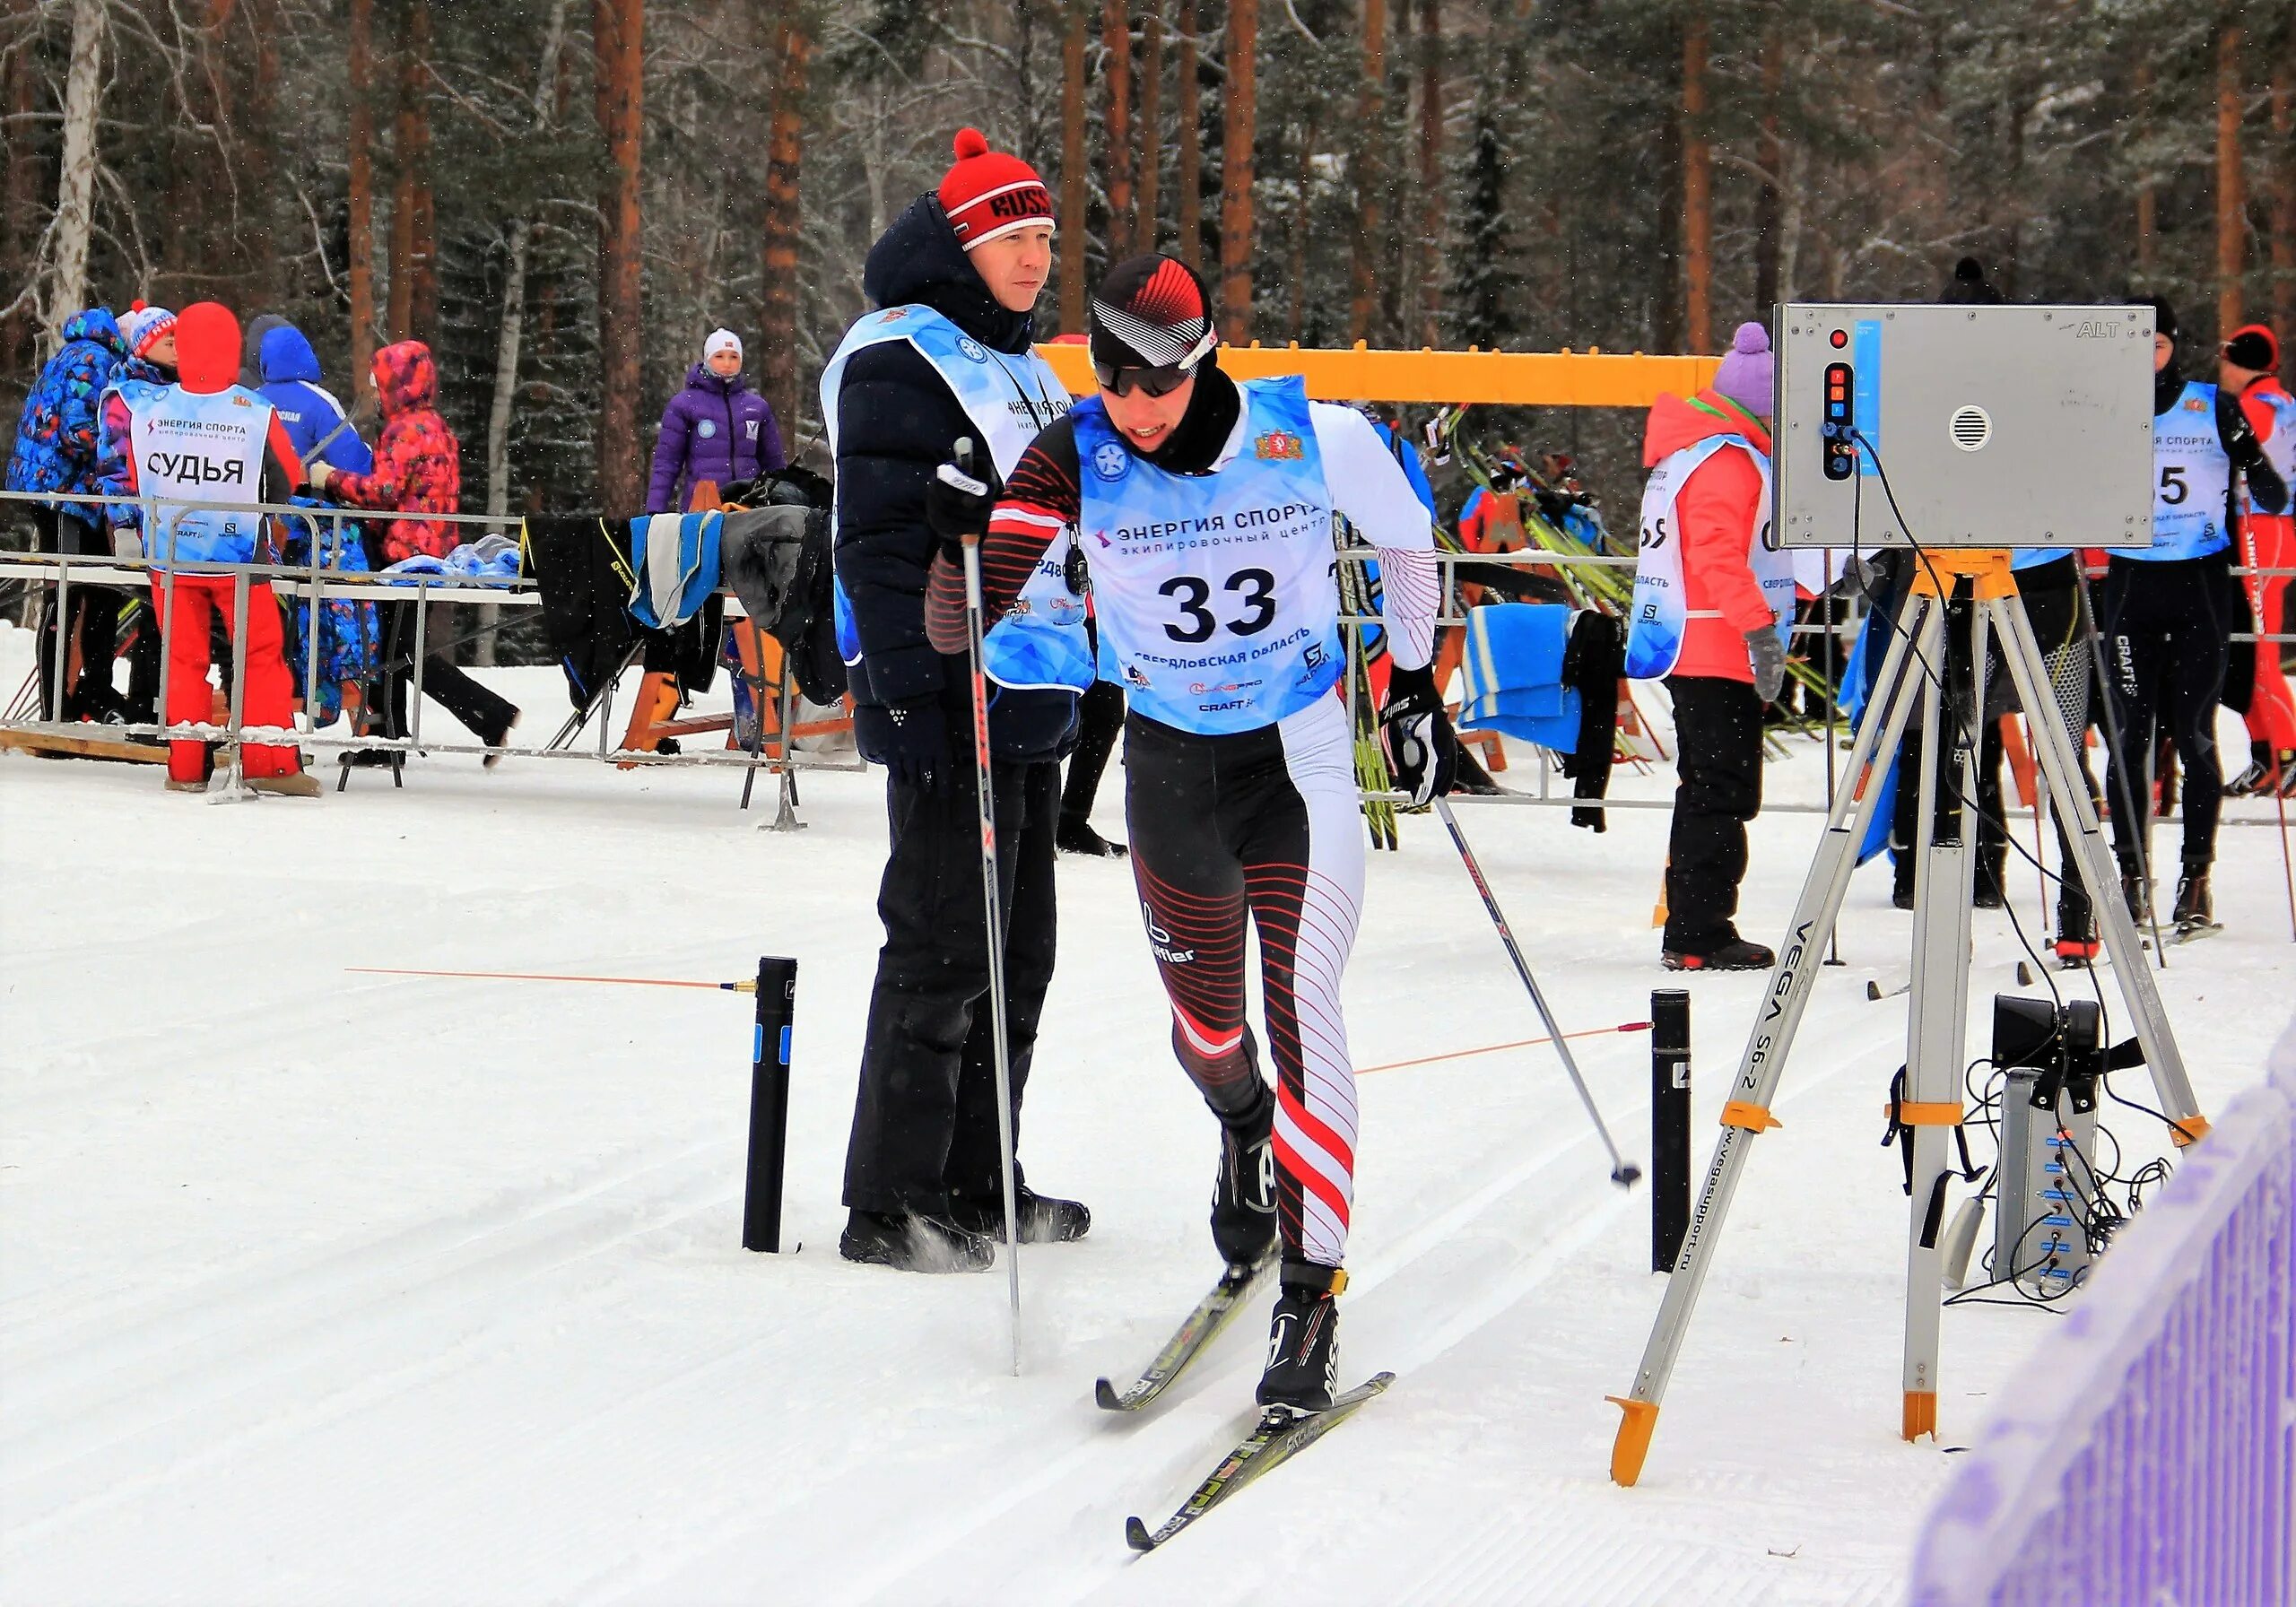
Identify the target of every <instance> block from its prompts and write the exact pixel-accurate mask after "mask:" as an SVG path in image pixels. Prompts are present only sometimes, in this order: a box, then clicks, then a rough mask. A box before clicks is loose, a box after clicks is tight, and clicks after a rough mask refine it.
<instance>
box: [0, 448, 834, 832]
mask: <svg viewBox="0 0 2296 1607" xmlns="http://www.w3.org/2000/svg"><path fill="white" fill-rule="evenodd" d="M52 500H53V499H52V498H50V497H48V496H45V495H34V494H31V493H27V492H22V491H0V503H5V502H27V503H32V504H36V505H41V506H45V505H47V504H48V502H50V501H52ZM71 500H73V501H74V502H85V503H90V504H96V505H102V506H129V507H134V508H136V509H137V510H138V517H139V518H140V520H141V521H142V522H143V526H144V527H145V528H149V527H150V526H151V522H152V518H153V516H154V515H155V514H156V513H158V512H159V511H160V510H161V509H162V508H190V507H197V508H202V509H204V510H208V511H217V512H232V513H246V514H251V515H263V516H270V517H274V518H276V519H278V520H279V521H281V522H282V523H283V524H300V525H302V526H305V527H306V528H307V529H308V530H309V533H310V535H311V541H310V552H311V556H310V559H309V561H308V562H306V563H300V564H281V563H244V564H226V563H196V562H188V561H170V563H169V564H167V565H166V566H165V567H164V568H163V567H161V566H160V565H156V564H154V563H152V562H151V561H150V560H144V559H140V558H122V557H109V556H74V555H70V554H57V553H47V552H0V576H6V575H11V574H14V575H21V576H23V577H25V578H28V579H30V580H31V581H32V582H33V583H34V584H37V585H40V586H51V587H52V588H53V591H54V596H53V599H52V602H51V606H52V607H53V609H54V611H55V613H56V616H57V618H58V619H66V618H68V617H69V604H70V597H71V589H72V587H73V586H74V585H80V586H90V585H96V586H110V587H118V588H126V589H150V590H152V591H154V592H156V593H158V594H159V595H160V597H161V610H160V612H161V615H162V616H163V617H162V621H161V628H160V634H161V654H160V683H159V690H158V693H157V696H156V699H155V704H156V712H157V714H158V715H159V716H160V717H159V718H158V719H156V720H147V721H137V722H130V723H127V724H123V725H109V724H108V725H103V726H102V727H100V734H103V735H106V736H117V737H145V738H151V739H153V740H156V741H162V742H176V741H188V742H206V743H217V744H219V745H220V746H221V747H222V749H223V750H224V752H223V753H222V755H220V756H219V760H218V766H217V768H218V769H219V771H221V770H222V769H224V768H225V767H226V766H227V765H228V766H232V767H236V766H237V765H238V763H239V753H240V750H241V749H242V748H243V747H244V746H246V745H248V743H255V744H258V745H264V744H276V745H280V746H290V745H300V746H301V747H303V748H306V749H311V750H320V751H331V752H339V753H344V754H348V753H351V752H354V751H374V752H384V753H392V752H397V753H406V752H415V751H421V752H424V753H446V754H472V755H478V756H483V757H487V758H517V759H578V760H588V761H590V762H593V763H596V762H605V763H610V764H614V765H617V766H624V767H632V768H636V767H663V766H703V767H710V766H715V767H722V768H730V769H745V770H757V769H764V770H768V771H770V772H773V773H776V774H778V775H781V776H783V777H785V781H784V792H785V802H786V801H787V779H786V777H788V776H789V775H790V774H791V773H792V772H794V771H796V770H800V769H825V770H844V771H855V770H859V769H863V768H864V767H863V766H862V765H861V764H860V762H859V761H858V760H838V759H831V758H824V757H822V756H820V755H816V754H810V753H804V752H801V751H799V750H798V749H797V748H796V744H795V742H794V740H793V739H790V738H787V737H785V738H784V739H783V740H782V741H781V743H779V746H780V748H781V749H782V750H783V751H781V752H779V753H776V752H774V751H770V749H768V748H766V747H765V746H763V745H762V744H760V745H758V746H755V747H752V748H749V749H739V748H737V749H731V750H725V751H698V752H691V753H683V752H681V753H658V752H652V751H634V750H630V749H623V748H619V747H615V746H613V745H612V742H611V727H612V724H613V688H612V686H611V685H609V686H608V687H606V688H604V690H603V691H602V695H601V698H600V699H599V700H598V701H597V702H596V703H595V704H594V705H593V706H592V707H591V708H588V709H585V710H582V711H579V712H580V715H581V718H582V720H584V721H587V719H588V718H589V717H591V716H592V715H593V714H595V715H596V719H597V725H598V741H597V743H596V747H595V748H591V747H588V746H587V745H586V746H583V747H575V746H573V745H571V744H563V745H561V743H560V742H559V741H557V740H553V741H552V743H548V744H546V745H543V746H535V745H534V744H531V743H525V744H520V743H509V742H502V743H464V742H438V741H426V740H425V739H424V737H423V735H422V703H423V674H424V668H425V665H427V663H428V661H429V658H430V656H431V655H430V650H429V647H430V644H429V623H430V617H429V616H430V609H429V607H428V604H432V603H480V604H497V605H503V606H509V607H518V608H532V607H538V606H540V604H541V602H542V596H541V593H540V590H539V588H538V587H537V586H536V585H535V582H534V581H533V580H531V579H528V578H508V577H500V576H485V575H459V574H452V575H424V574H408V573H393V572H391V571H388V570H346V569H341V568H338V567H336V566H335V564H334V563H332V562H330V561H329V556H330V554H331V553H332V552H335V551H336V550H338V549H339V548H340V545H341V543H342V542H343V540H344V526H345V525H349V524H367V523H370V522H385V521H391V520H407V519H420V520H426V521H429V522H431V523H434V524H454V525H468V526H482V527H484V528H488V529H493V530H498V531H508V532H509V533H512V534H516V533H517V530H518V529H519V527H520V526H521V525H522V523H523V520H522V519H521V518H519V517H511V516H496V515H488V514H433V513H402V512H389V511H378V510H375V509H370V508H341V507H320V508H311V507H304V506H301V505H300V504H293V503H268V502H250V503H225V502H217V501H212V500H209V499H200V500H199V501H197V502H196V503H195V502H191V501H188V500H185V499H169V498H161V497H152V496H137V497H104V496H75V497H73V498H72V499H71ZM322 530H325V531H326V533H327V539H326V540H325V541H322V540H321V539H320V532H321V531H322ZM182 575H191V576H207V577H215V578H222V577H226V576H228V577H230V579H231V582H232V586H231V632H230V634H231V673H230V685H231V701H230V715H229V717H228V720H227V721H226V723H225V724H223V725H216V724H213V722H209V721H186V722H177V723H170V722H168V721H167V719H166V718H165V715H166V710H167V705H168V681H169V677H170V673H171V666H170V655H169V654H168V652H167V642H168V639H169V637H170V633H171V631H172V630H173V628H174V624H173V621H174V620H175V617H176V614H175V609H174V606H173V603H174V588H175V585H176V581H177V578H178V576H182ZM257 584H265V585H272V586H274V592H275V593H277V594H281V595H291V596H292V597H294V598H297V599H300V600H302V601H305V602H308V603H309V605H310V607H311V613H312V621H313V626H312V634H313V637H314V638H315V639H314V641H313V643H312V644H311V649H310V650H309V651H307V653H306V655H305V665H304V673H303V685H302V687H301V693H302V698H303V705H304V708H306V709H307V710H308V709H311V708H317V705H318V680H319V659H320V654H319V653H318V652H317V650H316V648H317V642H316V638H317V633H318V630H319V629H320V627H319V623H318V614H319V609H320V607H321V606H322V605H323V604H325V603H326V602H328V601H330V600H333V601H349V602H354V603H404V604H413V605H414V641H413V647H412V648H411V649H409V652H410V654H411V656H412V665H411V682H410V689H409V696H408V727H407V731H406V734H404V735H403V736H396V737H394V736H390V735H387V734H377V733H373V732H359V731H356V730H352V729H349V728H348V727H347V726H346V728H345V729H344V730H340V731H335V730H328V729H324V728H321V727H318V726H317V725H312V724H309V723H308V717H305V719H304V720H303V721H299V723H298V725H296V726H295V727H293V728H291V729H287V728H282V727H278V726H268V725H257V726H250V725H246V724H245V723H244V721H243V719H242V714H243V703H242V700H241V691H240V689H241V687H242V686H243V685H244V682H245V671H246V666H247V645H246V639H247V630H246V627H247V618H248V604H249V599H250V597H251V595H252V592H253V587H254V586H256V585H257ZM737 612H738V611H737ZM67 660H68V654H67V653H65V651H63V650H62V649H61V648H60V647H59V650H58V651H57V654H56V656H55V665H54V666H53V669H54V680H53V682H51V684H50V685H49V687H48V692H49V694H50V700H49V703H48V707H49V708H51V709H54V710H56V711H57V712H58V713H59V714H60V713H61V711H62V709H63V707H64V694H65V685H64V682H65V674H66V669H67ZM783 682H784V684H783V686H782V687H781V688H780V689H779V691H780V699H781V708H780V714H781V728H782V730H783V731H784V732H787V731H789V730H790V729H792V721H793V719H794V716H795V713H796V695H795V688H794V684H793V683H792V682H791V681H790V678H789V677H787V676H786V675H785V676H784V678H783ZM5 727H6V728H7V729H9V730H12V731H20V732H26V733H31V734H39V735H45V736H51V737H58V736H61V737H86V736H88V735H90V734H91V727H90V726H89V725H87V724H85V723H84V722H77V721H65V720H63V719H60V718H57V719H48V720H40V719H38V718H33V719H28V720H25V719H19V720H9V721H6V722H5ZM569 728H572V725H571V724H570V727H569ZM565 734H567V733H566V729H561V737H562V736H564V735H565ZM784 814H785V818H786V817H787V810H786V809H785V812H784Z"/></svg>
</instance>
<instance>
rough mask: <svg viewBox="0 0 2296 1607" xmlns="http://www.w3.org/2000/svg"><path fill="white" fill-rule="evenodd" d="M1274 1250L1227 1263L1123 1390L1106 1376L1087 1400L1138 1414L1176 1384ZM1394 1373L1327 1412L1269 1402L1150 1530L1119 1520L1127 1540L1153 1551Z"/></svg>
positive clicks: (1269, 1265) (1261, 1278) (1265, 1271)
mask: <svg viewBox="0 0 2296 1607" xmlns="http://www.w3.org/2000/svg"><path fill="white" fill-rule="evenodd" d="M1275 1264H1276V1258H1275V1257H1274V1255H1270V1256H1268V1257H1267V1258H1266V1259H1265V1260H1263V1261H1260V1262H1257V1263H1255V1264H1252V1265H1249V1266H1231V1267H1230V1268H1229V1269H1228V1271H1227V1272H1225V1273H1222V1274H1221V1278H1220V1281H1219V1282H1218V1283H1216V1284H1214V1285H1213V1288H1212V1292H1211V1293H1210V1294H1207V1295H1205V1297H1204V1299H1201V1300H1199V1301H1197V1302H1196V1309H1195V1310H1194V1311H1191V1312H1190V1313H1188V1315H1187V1320H1186V1321H1185V1322H1183V1323H1181V1324H1180V1325H1179V1326H1178V1328H1177V1329H1175V1330H1174V1331H1173V1333H1172V1336H1171V1338H1170V1339H1169V1340H1167V1341H1166V1342H1165V1343H1164V1348H1163V1349H1162V1350H1161V1351H1157V1352H1156V1357H1155V1359H1154V1360H1152V1361H1151V1362H1150V1363H1149V1364H1148V1366H1147V1368H1146V1369H1145V1370H1144V1371H1143V1372H1142V1373H1141V1375H1140V1377H1138V1378H1137V1379H1136V1380H1135V1382H1133V1383H1132V1384H1131V1385H1127V1386H1126V1388H1125V1389H1123V1390H1122V1391H1119V1390H1118V1388H1117V1387H1116V1385H1115V1384H1114V1383H1113V1382H1111V1381H1110V1380H1109V1379H1107V1378H1102V1379H1100V1381H1099V1382H1098V1383H1097V1384H1095V1385H1093V1389H1092V1395H1093V1398H1094V1399H1095V1400H1096V1401H1098V1402H1099V1403H1100V1407H1101V1408H1102V1410H1104V1411H1108V1412H1137V1411H1139V1410H1140V1409H1141V1408H1142V1407H1144V1406H1145V1405H1147V1404H1148V1403H1149V1402H1151V1401H1152V1400H1154V1399H1155V1398H1156V1397H1157V1396H1158V1395H1161V1394H1163V1393H1164V1392H1165V1391H1166V1390H1167V1389H1170V1387H1171V1386H1172V1385H1173V1384H1174V1383H1175V1382H1177V1381H1178V1378H1179V1377H1180V1375H1181V1374H1182V1373H1184V1372H1186V1371H1187V1368H1188V1367H1189V1366H1190V1364H1192V1363H1193V1362H1194V1361H1195V1360H1196V1358H1197V1357H1199V1356H1201V1355H1203V1354H1204V1353H1205V1351H1208V1350H1210V1349H1211V1348H1212V1343H1213V1341H1214V1340H1216V1339H1218V1338H1219V1337H1220V1335H1221V1334H1222V1333H1224V1332H1226V1331H1227V1328H1228V1326H1229V1325H1230V1324H1231V1323H1232V1322H1234V1321H1235V1319H1236V1316H1237V1315H1238V1314H1239V1312H1241V1311H1242V1310H1243V1308H1244V1307H1245V1306H1246V1305H1247V1304H1248V1303H1249V1301H1250V1300H1251V1298H1252V1297H1253V1295H1255V1294H1256V1293H1257V1292H1258V1291H1259V1290H1260V1289H1261V1288H1262V1287H1263V1286H1265V1283H1266V1282H1267V1280H1268V1279H1269V1278H1270V1277H1271V1276H1272V1275H1274V1272H1275ZM1395 1377H1396V1376H1395V1375H1394V1374H1393V1373H1379V1374H1376V1375H1374V1376H1373V1377H1370V1378H1369V1379H1367V1380H1366V1381H1364V1382H1363V1383H1361V1384H1359V1385H1356V1386H1355V1387H1354V1388H1353V1389H1351V1390H1348V1391H1347V1392H1346V1393H1344V1394H1341V1395H1338V1396H1336V1397H1335V1399H1334V1400H1333V1401H1332V1403H1331V1406H1330V1408H1329V1409H1328V1410H1326V1411H1324V1412H1309V1413H1304V1414H1302V1413H1298V1412H1291V1411H1290V1410H1288V1409H1286V1408H1284V1407H1281V1406H1272V1407H1270V1408H1268V1410H1267V1411H1265V1412H1263V1413H1261V1414H1260V1420H1259V1423H1258V1425H1257V1427H1256V1428H1254V1429H1253V1430H1252V1431H1251V1432H1250V1433H1249V1434H1248V1435H1246V1436H1245V1437H1244V1438H1242V1439H1241V1440H1239V1442H1237V1444H1236V1445H1235V1446H1233V1447H1231V1449H1230V1450H1229V1451H1228V1453H1227V1454H1226V1455H1223V1456H1222V1457H1221V1459H1220V1461H1219V1464H1218V1465H1216V1466H1215V1467H1213V1470H1212V1472H1210V1473H1208V1474H1206V1475H1205V1478H1204V1480H1203V1481H1202V1482H1201V1483H1199V1484H1198V1485H1197V1486H1196V1490H1195V1491H1194V1493H1192V1494H1191V1495H1190V1496H1189V1497H1188V1498H1187V1500H1186V1501H1184V1502H1182V1503H1181V1504H1180V1507H1179V1510H1178V1511H1177V1512H1175V1513H1173V1514H1172V1516H1170V1517H1169V1518H1167V1519H1165V1520H1164V1523H1163V1526H1162V1527H1161V1528H1159V1529H1156V1530H1154V1531H1153V1532H1151V1531H1150V1529H1149V1527H1148V1525H1147V1524H1144V1523H1143V1522H1142V1521H1141V1520H1140V1519H1139V1518H1137V1517H1127V1518H1126V1519H1125V1520H1124V1538H1125V1542H1126V1544H1127V1545H1129V1546H1131V1548H1132V1549H1133V1550H1134V1551H1154V1550H1155V1549H1156V1548H1157V1547H1158V1546H1160V1545H1161V1544H1163V1543H1164V1542H1166V1541H1168V1540H1170V1538H1171V1537H1172V1536H1173V1535H1175V1534H1177V1533H1179V1532H1180V1531H1181V1530H1182V1529H1185V1528H1187V1526H1188V1525H1189V1524H1192V1523H1194V1522H1195V1521H1196V1519H1197V1518H1199V1517H1202V1516H1204V1515H1205V1513H1207V1512H1209V1511H1211V1510H1212V1508H1213V1507H1216V1506H1218V1505H1219V1504H1220V1503H1221V1502H1222V1501H1223V1500H1225V1499H1227V1498H1228V1497H1230V1496H1231V1495H1233V1494H1235V1492H1236V1491H1238V1490H1241V1489H1242V1488H1243V1487H1244V1486H1245V1485H1247V1484H1248V1483H1250V1482H1251V1481H1253V1480H1254V1479H1256V1478H1257V1477H1258V1476H1259V1475H1260V1474H1262V1473H1264V1472H1267V1470H1268V1469H1270V1468H1272V1467H1274V1466H1275V1465H1276V1464H1278V1463H1281V1462H1284V1461H1288V1460H1289V1459H1290V1458H1291V1457H1292V1456H1294V1455H1298V1454H1299V1453H1300V1452H1301V1451H1304V1450H1306V1449H1307V1448H1308V1447H1309V1446H1311V1445H1313V1444H1315V1443H1316V1441H1318V1440H1319V1439H1321V1438H1323V1437H1324V1436H1325V1435H1326V1434H1328V1433H1330V1432H1331V1430H1332V1429H1335V1428H1336V1427H1337V1426H1338V1425H1339V1423H1340V1421H1341V1420H1342V1419H1344V1418H1345V1417H1347V1416H1348V1415H1349V1414H1351V1413H1352V1412H1354V1411H1355V1409H1356V1408H1357V1407H1359V1406H1361V1405H1362V1404H1363V1403H1364V1402H1366V1401H1368V1400H1370V1398H1371V1397H1372V1396H1374V1395H1376V1394H1379V1393H1380V1392H1381V1391H1382V1390H1384V1389H1386V1388H1387V1385H1390V1384H1392V1383H1394V1382H1395Z"/></svg>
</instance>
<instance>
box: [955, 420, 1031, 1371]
mask: <svg viewBox="0 0 2296 1607" xmlns="http://www.w3.org/2000/svg"><path fill="white" fill-rule="evenodd" d="M938 473H940V475H941V477H942V478H944V480H948V481H950V482H951V483H952V484H953V483H955V482H957V481H958V480H960V479H962V480H966V481H970V485H971V488H974V489H978V490H981V491H985V490H987V487H986V486H985V485H984V484H983V483H982V482H980V481H978V480H974V479H973V478H972V439H971V438H970V437H969V436H961V437H959V438H958V439H957V450H956V462H955V463H954V464H953V465H949V464H944V465H941V468H940V470H939V471H938ZM960 489H966V488H964V487H960ZM963 546H964V566H965V645H966V647H967V649H968V651H969V653H970V657H971V661H972V753H973V779H974V782H975V787H974V790H975V792H976V793H977V794H978V798H979V803H980V896H981V904H982V908H983V909H984V911H985V914H986V917H987V918H986V920H985V922H984V925H985V927H986V931H987V940H988V1025H989V1034H990V1037H991V1039H992V1040H993V1042H994V1044H995V1046H996V1142H997V1143H998V1145H999V1147H1000V1148H1001V1150H1002V1151H1003V1159H1004V1162H1005V1281H1006V1285H1007V1287H1008V1289H1009V1290H1010V1291H1011V1298H1012V1306H1013V1377H1015V1378H1017V1377H1020V1376H1021V1201H1020V1186H1019V1179H1018V1176H1017V1174H1018V1171H1019V1163H1018V1161H1017V1160H1015V1158H1014V1156H1013V1064H1012V1060H1011V1057H1010V1054H1009V1052H1008V1050H1007V1048H1006V1044H1005V917H1004V909H1003V900H1002V899H999V898H998V896H997V889H996V791H995V778H994V777H993V776H992V775H991V774H990V761H989V754H988V679H987V667H986V663H987V660H986V655H985V653H984V651H983V649H982V647H981V638H982V636H983V634H984V631H983V626H982V619H983V615H984V614H985V613H986V612H987V610H986V608H985V607H984V605H983V604H982V603H981V599H980V534H979V532H978V531H972V530H969V531H967V532H965V535H964V543H963Z"/></svg>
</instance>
